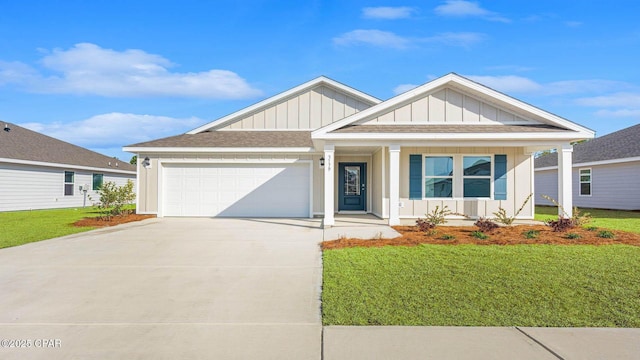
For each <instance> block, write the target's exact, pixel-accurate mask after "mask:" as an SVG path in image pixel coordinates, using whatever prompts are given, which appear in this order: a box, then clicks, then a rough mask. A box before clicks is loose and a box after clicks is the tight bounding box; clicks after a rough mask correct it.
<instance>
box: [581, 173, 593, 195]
mask: <svg viewBox="0 0 640 360" xmlns="http://www.w3.org/2000/svg"><path fill="white" fill-rule="evenodd" d="M580 196H591V169H580Z"/></svg>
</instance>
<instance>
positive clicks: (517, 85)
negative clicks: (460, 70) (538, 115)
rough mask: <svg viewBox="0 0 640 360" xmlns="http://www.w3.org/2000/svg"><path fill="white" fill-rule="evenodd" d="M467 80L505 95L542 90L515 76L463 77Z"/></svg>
mask: <svg viewBox="0 0 640 360" xmlns="http://www.w3.org/2000/svg"><path fill="white" fill-rule="evenodd" d="M465 76H466V77H467V78H469V79H471V80H473V81H476V82H479V83H480V84H482V85H485V86H488V87H490V88H492V89H495V90H499V91H503V92H506V93H529V92H536V91H540V90H541V89H542V86H541V85H540V84H538V83H536V82H535V81H533V80H531V79H528V78H525V77H522V76H516V75H504V76H484V75H465Z"/></svg>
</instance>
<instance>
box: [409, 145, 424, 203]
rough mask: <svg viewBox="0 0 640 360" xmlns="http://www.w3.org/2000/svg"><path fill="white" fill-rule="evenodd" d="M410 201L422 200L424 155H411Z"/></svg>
mask: <svg viewBox="0 0 640 360" xmlns="http://www.w3.org/2000/svg"><path fill="white" fill-rule="evenodd" d="M409 199H411V200H422V155H409Z"/></svg>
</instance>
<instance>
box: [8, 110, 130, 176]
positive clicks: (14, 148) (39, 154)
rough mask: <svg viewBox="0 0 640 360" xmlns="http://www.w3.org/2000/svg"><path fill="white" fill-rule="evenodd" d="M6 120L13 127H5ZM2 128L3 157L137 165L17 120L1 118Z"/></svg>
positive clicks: (127, 167) (104, 165) (88, 164)
mask: <svg viewBox="0 0 640 360" xmlns="http://www.w3.org/2000/svg"><path fill="white" fill-rule="evenodd" d="M5 124H6V125H7V126H8V127H9V128H10V129H11V130H10V131H8V132H7V131H4V130H3V129H4V127H5ZM0 128H2V129H0V158H5V159H15V160H26V161H38V162H47V163H56V164H65V165H75V166H83V167H94V168H100V169H105V170H120V171H133V172H135V171H136V167H135V166H133V165H131V164H129V163H128V162H126V161H120V160H115V159H113V158H110V157H108V156H105V155H102V154H99V153H97V152H95V151H91V150H88V149H85V148H83V147H80V146H76V145H73V144H69V143H67V142H64V141H62V140H58V139H55V138H52V137H50V136H47V135H44V134H40V133H38V132H35V131H31V130H29V129H25V128H23V127H21V126H18V125H15V124H11V123H5V122H0ZM109 162H111V166H110V165H109ZM116 163H117V164H118V166H117V167H116V166H115V165H116Z"/></svg>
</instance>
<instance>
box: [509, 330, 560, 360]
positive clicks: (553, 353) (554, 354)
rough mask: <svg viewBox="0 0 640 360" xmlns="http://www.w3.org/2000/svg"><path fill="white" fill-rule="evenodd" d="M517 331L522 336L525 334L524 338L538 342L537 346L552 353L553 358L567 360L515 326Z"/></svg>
mask: <svg viewBox="0 0 640 360" xmlns="http://www.w3.org/2000/svg"><path fill="white" fill-rule="evenodd" d="M515 328H516V330H518V331H520V332H521V333H522V334H524V336H526V337H528V338H529V339H531V340H533V341H535V342H536V344H538V345H540V346H542V347H543V348H544V349H545V350H547V351H548V352H550V353H551V354H552V355H553V356H555V357H557V358H558V359H560V360H565V359H564V358H563V357H562V356H560V355H558V353H556V352H555V351H553V350H551V349H550V348H549V347H548V346H546V345H545V344H543V343H542V342H541V341H538V339H536V338H534V337H533V336H531V335H529V334H527V333H526V332H525V331H524V330H522V329H520V328H519V327H517V326H515Z"/></svg>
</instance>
